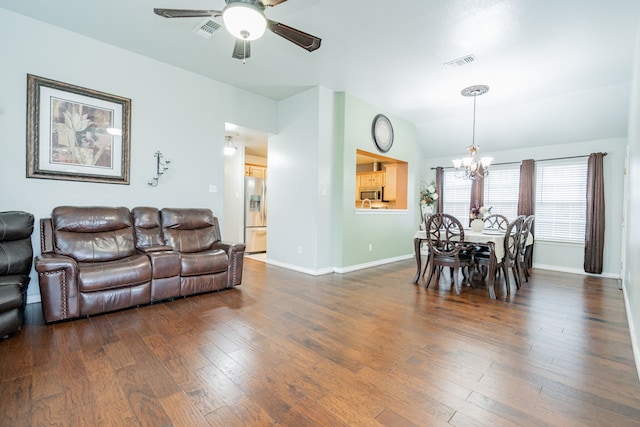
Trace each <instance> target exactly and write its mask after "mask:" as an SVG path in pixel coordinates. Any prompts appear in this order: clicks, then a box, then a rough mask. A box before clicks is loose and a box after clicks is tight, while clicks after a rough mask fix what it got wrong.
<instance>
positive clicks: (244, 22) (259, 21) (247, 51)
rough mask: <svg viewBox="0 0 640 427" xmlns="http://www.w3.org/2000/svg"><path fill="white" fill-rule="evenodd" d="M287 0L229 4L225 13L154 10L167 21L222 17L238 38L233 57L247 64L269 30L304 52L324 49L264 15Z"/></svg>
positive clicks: (239, 0) (237, 0) (314, 39)
mask: <svg viewBox="0 0 640 427" xmlns="http://www.w3.org/2000/svg"><path fill="white" fill-rule="evenodd" d="M285 1H287V0H225V3H226V4H227V5H226V6H225V7H224V9H222V10H193V9H157V8H156V9H153V11H154V12H155V13H156V14H157V15H160V16H163V17H165V18H199V17H208V16H211V17H214V18H219V17H220V16H222V20H223V22H224V26H225V27H226V29H227V31H229V32H230V33H231V34H232V35H233V36H234V37H236V43H235V46H234V48H233V55H232V56H233V57H234V58H237V59H242V60H243V61H244V60H245V59H247V58H249V57H250V56H251V45H250V41H251V40H256V39H259V38H260V37H262V35H263V34H264V32H265V31H266V29H267V28H268V29H269V30H271V31H272V32H274V33H276V34H277V35H279V36H280V37H283V38H285V39H287V40H289V41H290V42H292V43H294V44H297V45H298V46H300V47H301V48H303V49H306V50H308V51H309V52H313V51H314V50H316V49H318V48H319V47H320V42H321V39H320V38H318V37H316V36H312V35H311V34H307V33H305V32H303V31H300V30H297V29H295V28H292V27H289V26H288V25H284V24H281V23H280V22H275V21H272V20H270V19H267V17H266V16H265V15H264V10H265V9H266V8H267V7H273V6H277V5H279V4H280V3H284V2H285Z"/></svg>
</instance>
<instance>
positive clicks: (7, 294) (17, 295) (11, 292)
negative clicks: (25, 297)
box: [0, 285, 23, 313]
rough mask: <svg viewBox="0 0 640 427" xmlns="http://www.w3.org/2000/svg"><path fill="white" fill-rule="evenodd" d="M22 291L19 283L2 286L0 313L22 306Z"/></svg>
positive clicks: (0, 291)
mask: <svg viewBox="0 0 640 427" xmlns="http://www.w3.org/2000/svg"><path fill="white" fill-rule="evenodd" d="M22 302H23V301H22V291H21V289H20V287H18V285H3V286H0V313H2V312H5V311H7V310H11V309H13V308H20V307H22Z"/></svg>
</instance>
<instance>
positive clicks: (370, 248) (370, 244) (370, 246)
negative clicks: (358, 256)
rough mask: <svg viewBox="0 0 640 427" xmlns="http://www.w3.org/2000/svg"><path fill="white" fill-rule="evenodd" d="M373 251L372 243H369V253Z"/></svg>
mask: <svg viewBox="0 0 640 427" xmlns="http://www.w3.org/2000/svg"><path fill="white" fill-rule="evenodd" d="M372 250H373V243H369V252H371V251H372Z"/></svg>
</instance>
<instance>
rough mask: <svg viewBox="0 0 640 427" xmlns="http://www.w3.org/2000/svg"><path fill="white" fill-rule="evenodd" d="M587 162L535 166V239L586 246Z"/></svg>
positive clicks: (572, 161) (582, 160)
mask: <svg viewBox="0 0 640 427" xmlns="http://www.w3.org/2000/svg"><path fill="white" fill-rule="evenodd" d="M586 191H587V159H585V158H581V159H572V160H562V161H556V162H549V163H544V164H536V205H535V215H536V219H535V224H536V225H535V227H536V239H541V240H551V241H561V242H575V243H584V237H585V223H586V203H587V202H586Z"/></svg>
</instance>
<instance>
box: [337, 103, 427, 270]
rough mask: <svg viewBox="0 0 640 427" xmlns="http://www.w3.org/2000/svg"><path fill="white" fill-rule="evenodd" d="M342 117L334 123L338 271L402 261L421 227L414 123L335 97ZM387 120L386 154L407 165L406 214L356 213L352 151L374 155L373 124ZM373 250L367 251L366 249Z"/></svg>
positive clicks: (408, 253) (408, 252) (366, 105)
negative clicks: (390, 133)
mask: <svg viewBox="0 0 640 427" xmlns="http://www.w3.org/2000/svg"><path fill="white" fill-rule="evenodd" d="M336 102H337V104H338V106H337V107H336V109H337V110H338V111H340V112H341V114H342V117H340V118H339V120H338V123H339V124H338V126H337V129H338V146H339V151H340V153H341V155H342V159H341V162H340V165H341V167H342V173H341V179H342V180H343V181H342V183H341V184H342V188H341V194H342V203H341V205H340V212H339V215H340V216H341V231H342V233H341V235H340V236H339V242H340V243H341V250H342V254H341V255H340V258H339V259H338V260H337V263H336V264H337V266H338V267H340V268H349V267H350V266H356V265H361V264H366V263H371V262H376V261H380V260H389V259H394V258H397V257H403V256H404V257H406V256H408V255H410V254H412V252H413V246H412V241H413V235H414V233H415V231H416V230H417V224H418V223H419V219H418V218H419V216H420V214H419V212H418V208H417V205H416V198H415V197H413V196H412V195H413V194H414V192H415V175H416V170H417V168H416V163H417V158H418V156H417V155H416V134H415V127H414V125H413V124H411V123H409V122H407V121H404V120H401V119H399V118H398V117H395V116H393V115H391V114H389V113H388V112H386V111H381V110H380V109H379V108H376V107H375V106H373V105H371V104H369V103H367V102H365V101H363V100H360V99H358V98H356V97H354V96H351V95H349V94H345V93H340V94H337V95H336ZM379 113H383V114H385V115H387V117H389V119H390V120H391V123H392V124H393V128H394V144H393V147H392V148H391V150H390V151H389V152H387V153H384V155H385V156H388V157H392V158H394V159H398V160H402V161H405V162H408V163H409V171H408V175H409V187H408V192H409V196H408V199H409V200H408V210H407V211H405V212H401V213H391V212H384V211H382V212H379V213H374V214H358V213H356V210H355V208H354V194H355V191H356V184H355V176H356V149H361V150H365V151H369V152H374V153H376V152H377V150H376V148H375V146H374V144H373V141H372V139H371V123H372V121H373V118H374V117H375V116H376V114H379ZM370 244H371V245H372V247H373V250H372V251H369V245H370Z"/></svg>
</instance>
